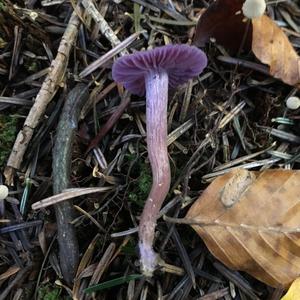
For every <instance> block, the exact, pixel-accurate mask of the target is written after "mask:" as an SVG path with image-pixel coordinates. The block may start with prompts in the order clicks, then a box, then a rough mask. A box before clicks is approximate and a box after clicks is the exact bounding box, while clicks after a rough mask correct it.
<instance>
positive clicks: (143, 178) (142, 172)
mask: <svg viewBox="0 0 300 300" xmlns="http://www.w3.org/2000/svg"><path fill="white" fill-rule="evenodd" d="M137 169H138V173H139V176H138V178H137V179H136V181H135V182H134V183H133V184H131V186H130V190H129V194H128V199H129V201H131V202H134V203H135V204H137V205H138V206H140V207H143V206H144V203H145V200H146V199H147V196H148V194H149V192H150V188H151V184H152V176H151V171H150V168H149V165H147V164H146V163H145V162H143V161H141V160H139V161H138V162H137Z"/></svg>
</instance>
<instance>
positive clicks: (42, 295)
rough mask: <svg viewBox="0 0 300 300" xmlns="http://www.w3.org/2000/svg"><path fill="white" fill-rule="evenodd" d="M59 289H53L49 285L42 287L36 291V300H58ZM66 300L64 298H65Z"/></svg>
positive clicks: (59, 297)
mask: <svg viewBox="0 0 300 300" xmlns="http://www.w3.org/2000/svg"><path fill="white" fill-rule="evenodd" d="M60 294H61V288H59V287H53V286H52V285H51V284H46V285H43V286H41V287H40V288H39V290H38V297H37V298H38V300H59V299H62V297H61V296H60ZM65 299H66V298H65Z"/></svg>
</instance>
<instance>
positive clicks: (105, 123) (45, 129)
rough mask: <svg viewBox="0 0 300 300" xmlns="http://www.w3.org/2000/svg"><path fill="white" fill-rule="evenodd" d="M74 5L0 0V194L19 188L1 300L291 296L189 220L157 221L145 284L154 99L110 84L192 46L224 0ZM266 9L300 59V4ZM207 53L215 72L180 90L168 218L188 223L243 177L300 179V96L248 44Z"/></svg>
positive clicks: (6, 222)
mask: <svg viewBox="0 0 300 300" xmlns="http://www.w3.org/2000/svg"><path fill="white" fill-rule="evenodd" d="M235 1H238V2H243V1H239V0H235ZM235 1H233V2H235ZM78 2H81V3H82V4H81V5H79V6H77V1H74V0H70V1H68V0H66V1H64V0H42V1H36V0H27V1H21V0H20V1H19V0H15V1H12V0H11V1H9V0H0V33H1V35H0V58H1V59H0V77H1V81H0V87H1V97H0V184H2V185H6V186H8V187H9V195H8V196H7V197H5V199H2V200H0V214H1V217H0V223H1V226H0V300H1V299H14V300H16V299H32V298H34V299H47V300H50V299H51V300H54V299H90V298H93V299H130V300H133V299H168V300H171V299H174V300H175V299H176V300H179V299H182V300H189V299H190V300H195V299H202V300H204V299H205V300H213V299H226V300H229V299H241V300H244V299H269V300H271V299H272V300H278V299H280V298H281V296H282V295H283V292H284V291H283V290H282V289H278V288H277V289H275V288H272V287H270V286H267V285H266V284H264V283H262V282H260V281H258V280H257V279H255V278H253V277H252V276H250V275H248V274H246V273H244V272H237V271H233V270H230V269H229V268H227V267H226V266H224V265H223V264H222V263H221V262H219V261H218V260H217V259H216V258H215V257H214V256H213V255H212V254H211V253H210V251H209V250H208V249H207V248H206V245H205V244H204V242H203V241H202V240H201V238H200V237H199V236H198V235H197V234H196V233H195V231H194V230H193V229H192V228H191V227H190V226H189V225H184V224H173V223H169V222H166V221H165V220H164V218H162V217H160V218H159V220H158V222H157V228H156V235H155V244H154V249H155V251H156V252H157V253H159V256H160V262H159V268H158V270H156V271H155V273H154V276H153V277H152V278H150V279H149V278H146V277H144V276H143V275H141V273H140V268H139V251H138V234H137V227H138V224H139V217H140V215H141V213H142V209H143V205H144V203H145V200H146V199H147V195H148V193H149V190H150V187H151V183H152V176H151V169H150V164H149V160H148V155H147V153H148V152H147V144H146V138H145V137H146V117H145V107H146V103H145V97H138V96H135V95H129V96H128V94H126V93H125V92H124V89H123V87H122V86H121V85H119V84H117V83H116V82H114V81H113V79H112V74H111V67H112V64H113V62H114V60H115V59H116V58H117V57H119V56H122V55H126V54H127V53H132V52H134V51H139V50H145V49H149V48H155V47H157V46H161V45H165V44H170V43H172V44H193V43H194V42H195V31H196V24H197V21H198V19H199V17H200V16H201V15H202V14H203V13H204V11H205V10H206V9H207V8H208V7H209V5H210V4H211V3H212V2H213V1H204V0H185V1H183V0H182V1H179V0H178V1H175V0H174V1H172V0H169V1H167V0H166V1H160V0H152V1H150V0H99V1H91V0H83V1H78ZM219 2H221V3H222V1H219ZM223 2H224V3H226V2H228V1H223ZM268 2H269V3H268V6H267V12H266V13H267V14H268V15H269V16H270V17H271V18H272V19H273V20H275V21H276V22H277V24H278V25H280V26H281V27H283V28H285V29H286V31H285V32H286V33H287V35H288V38H289V40H290V42H291V44H292V45H293V47H294V48H295V49H296V51H297V49H299V48H300V33H299V32H300V5H299V2H298V1H268ZM225 24H226V21H225ZM213 25H214V24H210V25H209V26H213ZM224 26H225V25H224ZM225 27H226V26H225ZM226 30H229V29H226ZM245 30H250V29H249V27H247V26H246V29H245ZM243 34H244V33H243ZM235 38H237V37H236V36H235V34H234V33H231V32H229V31H228V32H227V35H226V36H225V40H226V39H228V40H230V41H231V42H232V40H233V39H235ZM231 42H230V43H231ZM241 43H244V44H247V38H245V39H244V40H242V41H239V45H241V46H243V45H242V44H241ZM201 49H202V50H203V51H204V52H205V53H206V54H207V57H208V66H207V67H206V68H205V70H204V71H203V72H202V73H201V74H200V75H199V76H198V77H196V78H194V79H193V80H190V81H189V82H188V83H187V84H184V85H182V86H180V87H178V88H176V89H170V91H169V104H168V132H169V135H168V144H169V147H168V152H169V159H170V164H171V173H172V182H171V188H170V191H169V194H168V196H167V199H166V200H165V202H164V204H163V208H162V211H161V216H163V215H167V216H169V217H175V218H183V217H184V216H185V215H186V213H187V211H188V209H189V207H190V205H191V204H192V203H193V202H194V201H196V200H197V198H198V197H199V196H200V195H201V193H202V192H203V190H204V189H205V188H206V187H207V186H208V185H209V183H210V182H211V181H212V179H214V178H215V177H216V176H218V175H220V174H224V173H226V172H228V171H229V170H230V169H231V168H232V167H233V166H234V167H237V166H242V165H243V166H244V167H245V166H246V168H247V169H251V170H265V169H268V168H288V169H297V168H299V165H298V162H299V160H297V158H298V156H297V155H298V154H299V141H300V137H298V136H297V133H299V109H298V110H290V109H287V107H286V99H287V98H288V97H290V96H292V95H296V94H297V91H298V90H297V88H295V87H293V86H290V85H288V84H285V83H283V82H282V81H281V80H278V79H275V78H273V77H272V76H271V75H269V74H268V72H269V71H268V68H267V67H266V65H263V64H262V63H261V62H260V61H258V60H257V58H256V57H255V55H254V54H253V53H252V51H251V49H247V47H246V46H245V47H240V49H238V50H239V51H236V52H235V53H231V51H229V50H228V49H227V46H226V45H222V43H220V44H219V43H216V42H215V40H214V39H213V38H212V39H210V41H208V42H207V43H205V45H203V47H201ZM229 53H230V55H229ZM251 62H252V63H255V64H253V65H251ZM72 91H73V92H72ZM73 100H74V101H75V102H76V101H77V102H78V103H81V104H80V105H81V106H80V105H79V104H78V103H77V104H78V105H79V106H76V105H77V104H74V101H73ZM68 101H69V102H68ZM72 101H73V102H72ZM70 103H71V104H70ZM72 103H73V104H72ZM70 105H71V107H70ZM72 105H73V106H72ZM58 122H60V123H59V124H60V125H59V126H58ZM57 136H60V137H61V139H58V138H57ZM65 136H68V137H70V140H68V141H66V140H64V137H65ZM68 142H70V144H68ZM68 147H69V148H68ZM70 147H71V148H70ZM52 170H53V172H52ZM67 188H74V189H73V190H72V189H68V190H67V192H66V193H61V192H63V191H64V190H65V189H67ZM75 188H76V189H75ZM87 188H90V190H88V189H87ZM92 188H94V190H92ZM0 194H1V193H0ZM54 194H58V196H56V198H55V197H54V198H50V200H49V199H48V198H49V197H52V196H53V195H54ZM0 196H1V195H0ZM45 198H47V199H46V200H47V201H48V202H47V201H46V202H45V203H44V202H43V201H42V202H40V201H41V200H44V199H45ZM66 199H72V203H73V204H74V206H72V207H71V208H72V214H71V215H70V216H69V217H70V220H69V221H68V222H71V223H72V225H73V226H75V233H76V237H75V241H76V240H77V241H78V253H79V257H78V262H76V261H75V264H76V265H75V266H74V268H75V274H73V275H74V276H75V279H74V280H73V278H71V280H70V281H69V280H68V279H67V278H66V277H65V276H64V273H65V272H66V273H68V271H64V261H62V260H61V255H60V250H59V243H58V240H57V237H58V227H59V228H61V227H60V226H65V224H64V223H63V221H61V222H62V223H59V222H57V217H56V214H55V210H56V213H57V211H58V210H59V209H58V208H57V207H58V205H59V204H58V202H59V203H71V202H68V201H70V200H66ZM49 201H50V202H49ZM62 201H63V202H62ZM34 204H35V206H34ZM64 209H68V208H66V207H65V208H64ZM63 230H66V232H68V229H63ZM64 238H65V242H61V244H65V247H66V249H65V251H67V253H69V254H70V259H71V257H72V255H73V253H72V252H73V249H72V247H73V244H72V243H71V244H69V242H68V237H67V236H64ZM60 247H61V246H60ZM74 247H75V248H76V245H75V246H74ZM68 251H70V252H68ZM74 251H75V250H74ZM75 255H76V253H75ZM67 256H68V255H67ZM67 260H68V257H67ZM68 263H69V262H68V261H66V264H68ZM68 276H71V277H72V274H68Z"/></svg>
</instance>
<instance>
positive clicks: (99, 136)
mask: <svg viewBox="0 0 300 300" xmlns="http://www.w3.org/2000/svg"><path fill="white" fill-rule="evenodd" d="M129 103H130V94H129V93H127V92H125V93H124V95H123V99H122V101H121V103H120V105H119V106H118V108H117V109H116V111H115V112H114V113H113V114H112V115H111V116H110V118H109V119H108V121H107V122H106V123H105V124H104V125H103V127H102V128H101V129H100V130H99V132H98V133H97V135H96V136H95V137H94V139H93V140H92V141H91V143H90V144H89V147H88V149H87V151H86V153H85V154H87V153H88V152H90V151H91V150H92V149H93V148H95V147H96V146H97V145H98V144H99V143H100V141H101V140H102V139H103V137H104V136H105V135H106V134H107V133H108V131H109V130H111V128H112V127H113V126H114V125H115V124H116V122H117V121H118V120H119V118H120V117H121V116H122V114H123V112H124V110H125V109H126V108H127V106H128V105H129Z"/></svg>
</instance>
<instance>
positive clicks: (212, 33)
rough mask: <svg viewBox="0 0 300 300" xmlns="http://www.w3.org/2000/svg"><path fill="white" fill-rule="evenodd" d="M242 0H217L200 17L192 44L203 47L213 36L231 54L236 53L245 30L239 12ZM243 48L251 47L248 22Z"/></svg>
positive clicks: (245, 25) (244, 24) (245, 23)
mask: <svg viewBox="0 0 300 300" xmlns="http://www.w3.org/2000/svg"><path fill="white" fill-rule="evenodd" d="M243 2H244V1H243V0H217V1H215V2H213V3H212V4H211V5H210V6H209V7H208V9H207V10H206V11H205V12H204V13H203V14H202V16H201V17H200V19H199V21H198V24H197V27H196V33H195V38H194V44H195V45H196V46H198V47H203V46H204V45H205V43H207V42H209V41H210V39H211V38H214V39H215V40H216V42H217V43H218V44H220V45H222V46H224V47H225V48H226V49H228V50H229V51H230V52H231V54H234V53H236V52H237V51H238V50H239V48H240V46H241V43H242V40H243V37H244V34H245V33H246V31H247V22H245V20H244V19H245V17H244V16H243V14H242V13H241V8H242V5H243ZM249 25H250V26H249V29H248V32H247V38H246V40H245V44H244V49H245V50H250V49H251V38H252V28H251V24H249Z"/></svg>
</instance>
